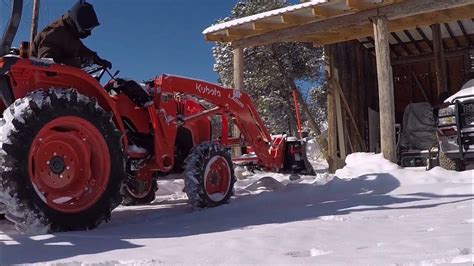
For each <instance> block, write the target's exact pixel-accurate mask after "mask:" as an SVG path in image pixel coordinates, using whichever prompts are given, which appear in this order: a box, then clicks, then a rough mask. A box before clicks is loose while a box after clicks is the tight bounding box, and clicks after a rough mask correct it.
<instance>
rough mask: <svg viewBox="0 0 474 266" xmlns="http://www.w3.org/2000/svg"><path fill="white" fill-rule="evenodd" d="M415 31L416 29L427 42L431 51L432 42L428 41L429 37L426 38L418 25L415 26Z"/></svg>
mask: <svg viewBox="0 0 474 266" xmlns="http://www.w3.org/2000/svg"><path fill="white" fill-rule="evenodd" d="M416 31H418V34H420V36H421V38H423V40H424V41H425V42H426V43H427V44H428V46H429V47H430V48H431V51H433V43H432V42H431V41H430V39H428V37H426V34H425V32H424V31H423V30H422V29H421V28H419V27H416Z"/></svg>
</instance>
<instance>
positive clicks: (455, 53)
mask: <svg viewBox="0 0 474 266" xmlns="http://www.w3.org/2000/svg"><path fill="white" fill-rule="evenodd" d="M468 51H469V49H468V48H462V49H457V50H450V51H445V54H444V57H445V59H449V58H455V57H460V56H464V55H465V54H467V53H468ZM424 62H434V54H433V53H429V54H422V55H415V56H409V57H402V58H398V59H394V60H392V66H398V65H406V64H413V63H424Z"/></svg>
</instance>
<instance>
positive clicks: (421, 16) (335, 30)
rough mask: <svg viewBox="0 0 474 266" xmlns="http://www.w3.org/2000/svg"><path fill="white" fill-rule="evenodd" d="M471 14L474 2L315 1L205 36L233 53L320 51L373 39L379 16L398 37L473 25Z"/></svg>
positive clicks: (219, 28)
mask: <svg viewBox="0 0 474 266" xmlns="http://www.w3.org/2000/svg"><path fill="white" fill-rule="evenodd" d="M473 14H474V0H313V1H311V2H307V3H302V4H298V5H294V6H289V7H285V8H281V9H276V10H271V11H268V12H264V13H260V14H256V15H253V16H248V17H244V18H240V19H236V20H232V21H228V22H224V23H220V24H217V25H213V26H211V27H209V28H207V29H205V30H204V31H203V34H204V35H205V38H206V40H209V41H222V42H232V43H233V45H234V46H236V47H249V46H257V45H265V44H269V43H273V42H282V41H300V42H313V43H315V44H316V45H324V44H330V43H337V42H342V41H347V40H353V39H361V38H365V37H368V36H372V35H373V28H372V25H371V23H370V18H371V17H373V16H377V15H386V16H387V18H388V19H389V24H388V27H389V30H390V31H391V32H396V31H402V30H406V29H415V28H417V27H422V26H427V25H430V24H434V23H447V22H450V21H454V22H455V23H457V21H461V20H465V19H467V20H466V22H463V24H466V23H467V21H471V22H470V23H472V17H474V15H473ZM468 26H469V25H468ZM448 33H449V32H448ZM457 33H458V34H460V33H459V32H457Z"/></svg>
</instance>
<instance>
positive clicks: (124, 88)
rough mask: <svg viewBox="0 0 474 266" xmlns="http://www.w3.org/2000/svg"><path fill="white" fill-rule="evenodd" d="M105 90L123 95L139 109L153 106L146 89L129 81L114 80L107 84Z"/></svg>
mask: <svg viewBox="0 0 474 266" xmlns="http://www.w3.org/2000/svg"><path fill="white" fill-rule="evenodd" d="M105 89H106V90H107V91H110V90H114V91H115V92H116V93H123V94H125V95H126V96H127V97H128V98H130V100H132V101H133V102H134V103H135V104H136V105H138V106H140V107H148V106H150V105H151V104H153V100H152V98H151V97H150V94H149V93H148V92H147V91H146V89H145V88H144V87H142V86H141V85H140V84H138V83H137V82H136V81H134V80H131V79H121V78H116V79H115V80H114V81H113V82H111V83H109V84H107V85H106V88H105Z"/></svg>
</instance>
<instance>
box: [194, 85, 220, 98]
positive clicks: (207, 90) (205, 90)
mask: <svg viewBox="0 0 474 266" xmlns="http://www.w3.org/2000/svg"><path fill="white" fill-rule="evenodd" d="M196 90H197V91H198V92H200V93H204V94H209V95H211V96H217V97H221V92H220V91H219V90H217V89H216V88H209V87H208V86H207V85H202V84H199V83H196Z"/></svg>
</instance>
